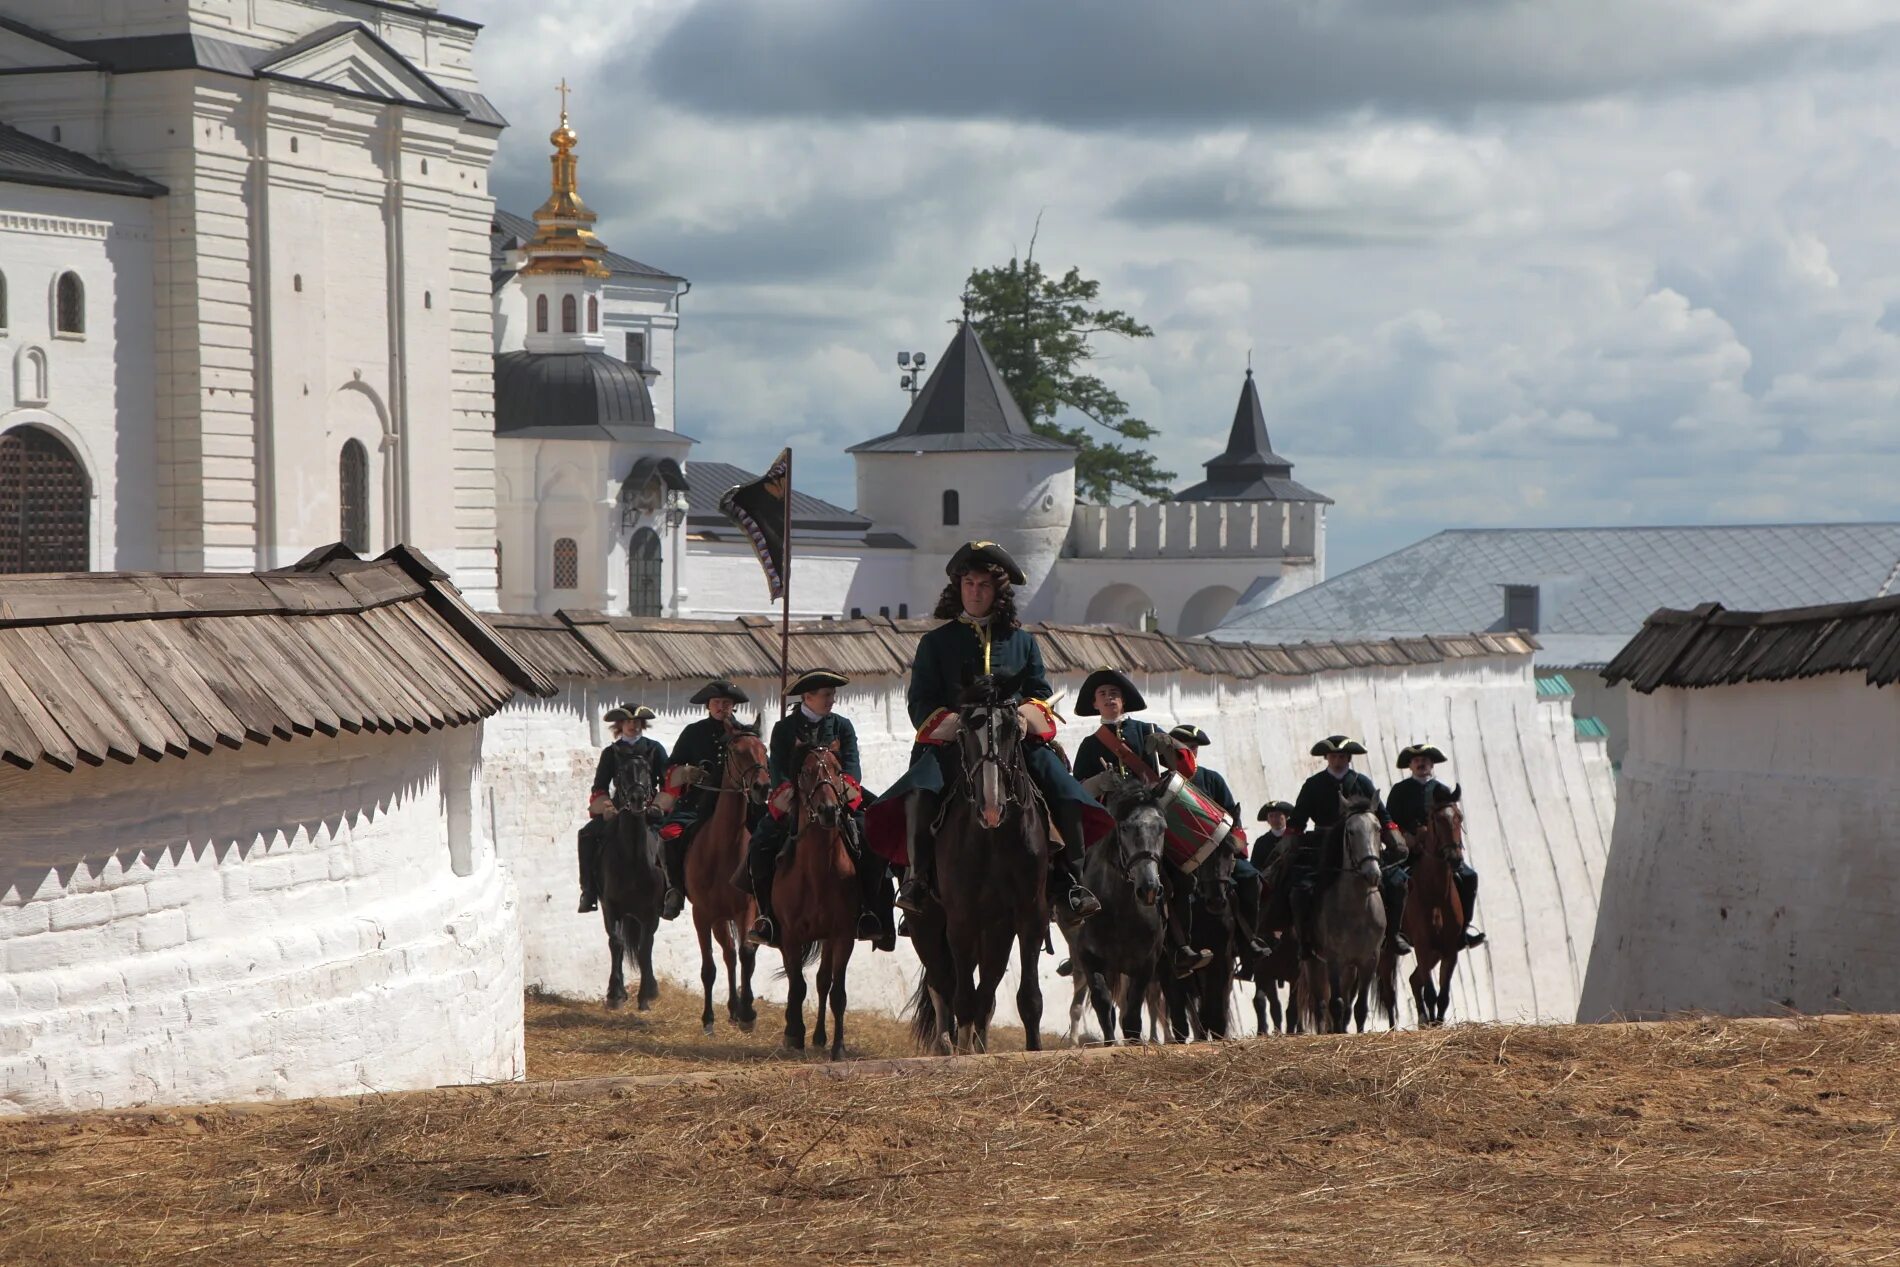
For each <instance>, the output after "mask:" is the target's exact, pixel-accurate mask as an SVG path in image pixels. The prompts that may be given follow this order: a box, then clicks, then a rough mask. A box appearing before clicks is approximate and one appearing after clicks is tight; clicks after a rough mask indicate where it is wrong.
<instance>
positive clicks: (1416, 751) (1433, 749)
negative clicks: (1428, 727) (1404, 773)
mask: <svg viewBox="0 0 1900 1267" xmlns="http://www.w3.org/2000/svg"><path fill="white" fill-rule="evenodd" d="M1415 757H1426V758H1429V759H1430V760H1432V761H1449V760H1451V758H1450V757H1448V756H1446V755H1445V754H1444V752H1443V751H1442V750H1441V749H1440V748H1439V747H1438V745H1437V744H1435V743H1414V744H1407V745H1406V746H1405V747H1404V748H1402V749H1401V750H1400V751H1399V769H1401V770H1409V769H1411V768H1412V760H1413V758H1415Z"/></svg>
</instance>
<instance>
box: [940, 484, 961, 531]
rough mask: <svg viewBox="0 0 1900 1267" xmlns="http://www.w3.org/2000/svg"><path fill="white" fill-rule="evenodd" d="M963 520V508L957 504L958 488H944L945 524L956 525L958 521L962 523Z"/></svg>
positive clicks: (948, 525) (947, 525) (948, 526)
mask: <svg viewBox="0 0 1900 1267" xmlns="http://www.w3.org/2000/svg"><path fill="white" fill-rule="evenodd" d="M962 520H963V508H962V507H961V506H960V505H958V504H957V490H956V489H954V488H946V489H944V490H943V526H944V527H946V528H951V527H955V526H956V525H957V524H958V523H961V522H962Z"/></svg>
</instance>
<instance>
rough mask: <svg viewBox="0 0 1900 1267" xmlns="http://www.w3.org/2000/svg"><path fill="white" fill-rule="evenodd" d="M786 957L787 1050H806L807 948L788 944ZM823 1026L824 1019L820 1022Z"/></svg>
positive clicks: (784, 950) (784, 952)
mask: <svg viewBox="0 0 1900 1267" xmlns="http://www.w3.org/2000/svg"><path fill="white" fill-rule="evenodd" d="M781 953H783V954H784V956H785V1049H786V1050H787V1051H804V1050H805V948H804V947H803V946H795V945H793V944H792V943H791V942H786V943H785V946H784V949H783V951H782V952H781ZM819 1023H820V1024H823V1023H824V1021H823V1018H820V1020H819Z"/></svg>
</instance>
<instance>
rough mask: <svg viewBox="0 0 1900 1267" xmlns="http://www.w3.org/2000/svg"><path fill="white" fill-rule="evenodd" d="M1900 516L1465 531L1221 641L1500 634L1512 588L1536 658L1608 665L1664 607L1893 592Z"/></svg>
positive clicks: (1255, 614)
mask: <svg viewBox="0 0 1900 1267" xmlns="http://www.w3.org/2000/svg"><path fill="white" fill-rule="evenodd" d="M1896 574H1900V523H1876V524H1755V525H1739V526H1730V527H1708V528H1460V529H1453V530H1451V531H1447V532H1441V533H1439V534H1438V535H1437V536H1433V537H1427V538H1426V539H1425V540H1423V541H1420V542H1418V543H1416V544H1414V545H1410V546H1407V547H1406V548H1405V549H1403V550H1400V551H1397V552H1396V553H1394V554H1388V555H1387V556H1385V557H1384V558H1383V559H1377V560H1374V561H1373V562H1371V563H1368V564H1366V565H1365V566H1363V567H1358V568H1354V569H1353V570H1352V571H1350V572H1346V573H1343V574H1341V575H1339V576H1336V577H1334V578H1333V579H1331V580H1329V581H1327V582H1325V583H1324V584H1321V585H1317V586H1315V587H1313V588H1312V589H1309V590H1303V591H1301V592H1300V593H1297V594H1294V595H1292V596H1291V597H1288V598H1284V599H1281V600H1280V601H1279V602H1276V603H1266V604H1262V603H1260V602H1258V601H1256V602H1254V603H1248V604H1243V605H1242V606H1241V608H1240V609H1239V610H1237V611H1236V612H1235V613H1234V614H1233V615H1231V616H1229V617H1228V618H1227V620H1225V621H1223V622H1222V623H1221V626H1220V628H1219V629H1218V630H1217V631H1216V635H1217V636H1218V637H1221V638H1248V639H1255V640H1259V639H1263V638H1268V639H1273V640H1276V641H1286V640H1297V639H1334V638H1342V637H1362V638H1381V637H1404V636H1408V635H1414V634H1421V633H1427V634H1434V633H1440V632H1446V631H1451V630H1462V629H1484V630H1501V629H1503V628H1504V627H1505V622H1504V587H1505V586H1506V585H1535V586H1537V587H1539V606H1540V609H1541V613H1540V624H1541V628H1539V629H1537V630H1535V631H1533V632H1535V633H1536V634H1537V638H1538V641H1539V642H1540V643H1541V644H1542V649H1541V650H1540V652H1539V654H1538V657H1537V660H1538V663H1539V664H1542V665H1579V666H1581V665H1601V664H1606V663H1608V662H1609V660H1610V659H1611V658H1612V657H1613V656H1614V655H1615V654H1616V652H1617V651H1618V649H1620V648H1621V646H1622V645H1623V644H1624V643H1625V642H1627V641H1628V640H1629V639H1630V638H1631V637H1632V636H1634V635H1635V633H1636V632H1637V630H1639V629H1641V628H1642V626H1643V621H1644V619H1645V618H1646V617H1648V616H1649V614H1650V613H1651V612H1653V611H1655V610H1656V609H1657V608H1659V607H1677V608H1689V607H1694V606H1696V605H1698V604H1700V603H1705V602H1719V603H1722V604H1724V605H1729V606H1734V607H1738V608H1750V609H1755V610H1762V609H1773V608H1780V607H1809V606H1813V605H1816V604H1821V603H1834V602H1848V601H1853V600H1856V599H1863V598H1870V597H1873V596H1875V595H1878V594H1881V593H1883V592H1890V589H1891V587H1893V586H1895V585H1896V583H1897V582H1896Z"/></svg>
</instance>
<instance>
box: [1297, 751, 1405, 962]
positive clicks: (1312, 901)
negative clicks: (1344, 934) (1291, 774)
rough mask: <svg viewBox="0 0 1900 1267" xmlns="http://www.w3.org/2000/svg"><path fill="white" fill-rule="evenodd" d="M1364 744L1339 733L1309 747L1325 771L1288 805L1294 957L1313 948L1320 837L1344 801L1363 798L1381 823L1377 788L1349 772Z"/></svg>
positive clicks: (1306, 955)
mask: <svg viewBox="0 0 1900 1267" xmlns="http://www.w3.org/2000/svg"><path fill="white" fill-rule="evenodd" d="M1365 752H1366V746H1365V745H1364V744H1362V743H1360V742H1359V741H1358V740H1356V739H1349V738H1347V737H1346V736H1345V735H1328V736H1327V737H1326V738H1324V739H1322V740H1320V741H1319V742H1318V743H1316V744H1314V745H1313V755H1314V756H1316V757H1324V758H1325V759H1326V768H1325V769H1323V770H1321V771H1319V772H1318V773H1317V774H1314V775H1313V776H1312V777H1310V778H1308V779H1307V780H1306V782H1305V783H1303V784H1301V785H1300V794H1299V796H1297V797H1296V798H1294V801H1293V813H1292V814H1291V815H1290V816H1289V817H1288V820H1287V821H1288V828H1289V830H1290V831H1292V832H1293V833H1294V836H1295V840H1294V844H1293V856H1292V858H1291V860H1290V865H1289V866H1288V869H1287V881H1288V883H1287V884H1286V886H1285V887H1286V890H1287V901H1288V902H1289V903H1290V905H1291V912H1290V913H1291V915H1292V917H1293V926H1294V930H1295V932H1296V933H1297V935H1298V936H1299V939H1300V957H1301V958H1303V959H1312V958H1317V957H1318V956H1317V953H1316V951H1315V949H1314V931H1313V920H1314V917H1315V916H1317V915H1318V913H1319V896H1320V889H1321V888H1322V887H1323V885H1322V880H1323V879H1324V877H1323V876H1321V874H1320V864H1321V862H1322V858H1321V852H1322V849H1323V846H1324V845H1325V843H1326V834H1327V833H1328V832H1329V831H1331V830H1332V829H1333V827H1334V826H1335V825H1337V824H1338V822H1339V819H1340V813H1341V810H1342V809H1343V808H1344V806H1345V803H1346V802H1347V801H1352V800H1361V799H1363V800H1368V801H1371V802H1372V805H1373V812H1374V813H1376V814H1377V815H1378V816H1379V821H1380V822H1381V823H1386V822H1387V818H1386V812H1385V805H1384V804H1383V803H1382V802H1381V801H1380V800H1379V789H1378V788H1377V787H1375V786H1373V782H1372V780H1371V779H1370V778H1368V777H1366V776H1365V775H1364V774H1362V773H1360V772H1359V771H1358V770H1355V769H1353V768H1352V759H1353V758H1354V757H1358V756H1364V755H1365Z"/></svg>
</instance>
